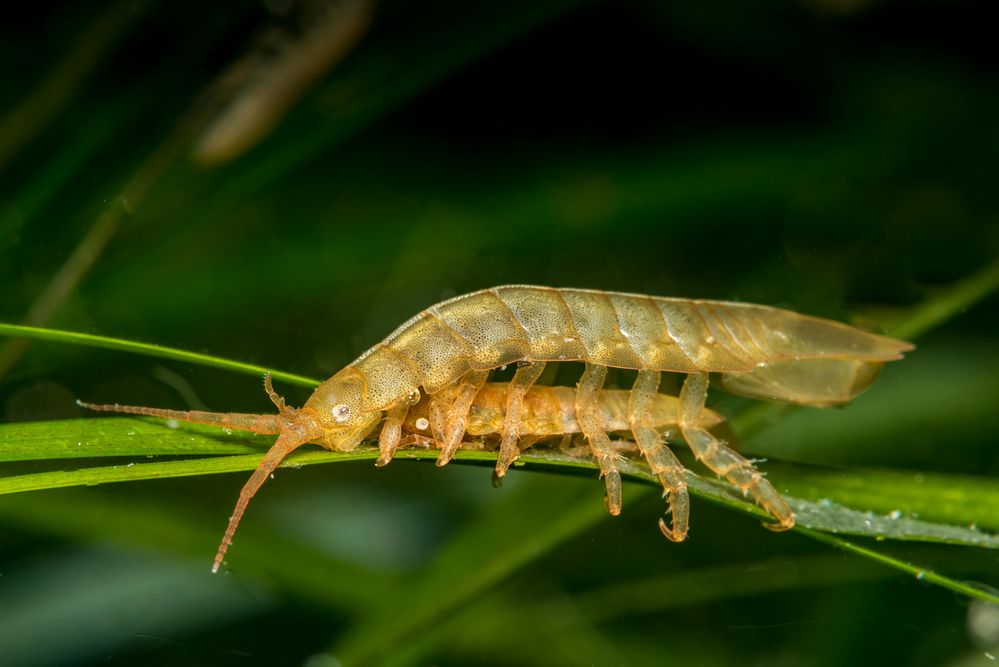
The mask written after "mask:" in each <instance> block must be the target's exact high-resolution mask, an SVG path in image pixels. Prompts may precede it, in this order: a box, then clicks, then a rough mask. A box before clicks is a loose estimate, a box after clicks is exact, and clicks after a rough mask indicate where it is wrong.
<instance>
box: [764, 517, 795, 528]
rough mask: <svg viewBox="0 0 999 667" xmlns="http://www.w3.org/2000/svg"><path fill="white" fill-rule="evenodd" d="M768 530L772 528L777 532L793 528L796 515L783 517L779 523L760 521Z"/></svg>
mask: <svg viewBox="0 0 999 667" xmlns="http://www.w3.org/2000/svg"><path fill="white" fill-rule="evenodd" d="M760 525H762V526H763V527H764V528H766V529H767V530H772V531H773V532H775V533H783V532H784V531H785V530H791V529H792V528H794V515H793V514H792V515H791V516H790V517H788V518H786V519H781V520H780V521H779V522H778V523H773V522H772V521H762V522H760Z"/></svg>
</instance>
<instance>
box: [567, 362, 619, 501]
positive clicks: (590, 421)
mask: <svg viewBox="0 0 999 667" xmlns="http://www.w3.org/2000/svg"><path fill="white" fill-rule="evenodd" d="M606 377H607V367H606V366H596V365H594V364H586V369H585V370H584V371H583V376H582V377H581V378H579V385H577V388H578V391H577V392H576V419H578V420H579V427H580V428H581V429H582V431H583V435H585V436H586V439H587V440H588V441H589V442H590V449H592V450H593V456H594V457H595V458H596V459H597V465H599V466H600V473H601V474H602V475H603V478H604V484H605V485H606V487H607V498H606V503H607V511H608V512H610V513H611V514H612V515H614V516H617V515H618V514H620V513H621V471H620V470H619V469H618V457H619V456H620V454H618V453H617V452H616V451H615V450H614V446H613V445H612V444H611V441H610V438H609V437H607V433H606V432H604V427H603V423H602V421H603V420H602V419H601V418H600V405H599V404H598V403H597V392H599V391H600V388H601V387H603V385H604V379H606Z"/></svg>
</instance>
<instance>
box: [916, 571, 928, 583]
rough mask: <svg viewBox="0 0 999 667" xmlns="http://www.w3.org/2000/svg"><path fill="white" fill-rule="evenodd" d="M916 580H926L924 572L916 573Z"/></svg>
mask: <svg viewBox="0 0 999 667" xmlns="http://www.w3.org/2000/svg"><path fill="white" fill-rule="evenodd" d="M916 579H918V580H919V581H923V580H924V579H926V572H924V571H923V570H920V571H919V572H917V573H916Z"/></svg>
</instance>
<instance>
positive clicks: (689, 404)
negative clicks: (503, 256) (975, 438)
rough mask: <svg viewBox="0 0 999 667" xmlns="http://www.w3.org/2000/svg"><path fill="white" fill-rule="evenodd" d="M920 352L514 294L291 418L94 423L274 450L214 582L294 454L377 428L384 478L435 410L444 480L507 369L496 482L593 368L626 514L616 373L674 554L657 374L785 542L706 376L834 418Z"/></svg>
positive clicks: (714, 305) (242, 500) (452, 322)
mask: <svg viewBox="0 0 999 667" xmlns="http://www.w3.org/2000/svg"><path fill="white" fill-rule="evenodd" d="M911 349H912V345H911V344H909V343H906V342H904V341H899V340H894V339H891V338H886V337H884V336H878V335H875V334H871V333H867V332H864V331H861V330H859V329H856V328H854V327H851V326H848V325H846V324H842V323H840V322H834V321H831V320H825V319H820V318H816V317H810V316H807V315H801V314H799V313H795V312H792V311H788V310H783V309H779V308H772V307H769V306H760V305H754V304H746V303H737V302H727V301H708V300H694V299H677V298H663V297H652V296H645V295H639V294H620V293H615V292H601V291H595V290H581V289H554V288H548V287H533V286H527V285H512V286H505V287H495V288H492V289H486V290H481V291H478V292H473V293H471V294H466V295H463V296H459V297H455V298H453V299H449V300H447V301H444V302H442V303H439V304H437V305H434V306H431V307H430V308H428V309H426V310H424V311H423V312H421V313H419V314H418V315H416V316H415V317H413V318H412V319H410V320H409V321H407V322H406V323H404V324H403V325H402V326H400V327H399V328H398V329H396V330H395V331H394V332H393V333H392V334H390V335H389V336H388V337H387V338H386V339H385V340H383V341H382V342H380V343H378V344H377V345H375V346H374V347H373V348H371V349H370V350H368V351H367V352H365V353H364V354H362V355H361V356H360V357H359V358H358V359H357V360H356V361H354V362H353V363H351V364H349V365H347V366H346V367H345V368H343V369H342V370H340V371H339V372H338V373H336V374H335V375H334V376H333V377H331V378H330V379H328V380H326V381H325V382H324V383H323V384H322V385H320V386H319V387H318V388H317V389H316V390H315V392H314V393H313V394H312V396H311V397H310V398H309V400H308V401H306V403H305V405H304V406H303V407H302V408H290V407H287V406H286V405H285V402H284V399H282V398H281V397H280V396H278V395H277V394H276V393H275V392H274V390H273V388H271V387H270V385H269V383H268V386H267V391H268V394H269V395H270V397H271V400H272V401H273V402H274V404H275V405H276V406H277V408H278V414H277V415H246V414H222V413H203V412H189V413H175V412H173V411H160V410H155V409H147V408H125V407H122V406H117V407H116V406H87V407H92V408H94V409H103V410H108V411H118V412H128V413H133V414H145V415H152V416H160V417H172V418H175V419H184V420H187V421H196V422H202V423H211V424H216V425H220V426H228V427H231V428H236V429H244V430H249V431H255V432H258V433H276V434H278V439H277V441H276V442H275V443H274V445H273V446H272V447H271V449H270V450H269V451H268V452H267V454H266V455H265V456H264V457H263V459H262V460H261V462H260V465H259V466H258V467H257V469H256V471H255V472H254V473H253V475H252V476H251V477H250V479H249V480H248V481H247V482H246V485H245V486H244V487H243V490H242V491H241V493H240V497H239V500H238V502H237V504H236V508H235V510H234V512H233V514H232V516H231V518H230V520H229V526H228V528H227V530H226V533H225V536H224V537H223V539H222V544H221V545H220V546H219V550H218V553H217V555H216V558H215V562H214V565H213V568H212V569H213V570H214V571H217V570H218V568H219V567H220V566H221V563H222V559H223V557H224V556H225V552H226V550H227V549H228V547H229V544H230V543H231V541H232V537H233V534H234V533H235V530H236V526H237V525H238V524H239V521H240V518H241V517H242V515H243V512H244V511H245V509H246V506H247V504H248V503H249V501H250V498H252V497H253V495H254V494H255V493H256V491H257V490H258V489H259V488H260V486H261V485H262V484H263V483H264V481H265V480H266V479H267V477H268V476H269V475H270V474H271V472H272V471H273V470H274V469H275V468H276V467H277V465H278V464H279V463H280V462H281V460H282V459H284V458H285V457H286V456H287V455H288V454H289V453H291V452H292V451H294V450H295V449H297V448H298V447H301V446H302V445H304V444H306V443H310V442H311V443H316V444H319V445H321V446H323V447H325V448H327V449H330V450H334V451H349V450H351V449H353V448H355V447H356V446H357V445H358V444H359V443H360V442H361V441H362V440H364V438H365V437H367V436H368V435H369V434H370V433H371V432H372V431H373V430H374V429H375V427H376V426H377V425H378V424H379V423H382V427H381V431H380V434H379V449H380V458H379V461H378V463H379V464H380V465H385V464H386V463H388V462H389V461H390V460H391V459H392V456H393V454H394V453H395V451H396V450H397V449H398V447H399V446H400V444H401V443H402V441H403V425H404V423H405V421H406V419H407V415H408V413H409V411H410V409H411V408H412V407H413V406H415V405H417V404H418V403H419V401H420V400H421V398H423V397H424V396H426V397H429V398H428V401H429V403H428V415H429V416H428V417H427V419H428V422H430V423H432V424H433V425H434V428H433V430H432V437H433V439H434V444H435V446H437V447H439V449H440V454H439V457H438V460H437V464H438V465H445V464H446V463H447V462H448V461H450V460H451V458H452V457H453V456H454V453H455V451H456V450H457V449H458V448H459V446H460V445H461V443H462V441H463V438H464V435H465V433H466V430H467V427H468V424H469V413H470V410H471V408H472V405H473V403H474V401H475V398H476V395H477V394H478V392H479V391H480V390H481V389H482V387H483V385H484V384H485V383H486V380H487V378H488V375H489V372H490V371H491V370H493V369H496V368H500V367H502V366H505V365H508V364H517V370H516V372H515V373H514V376H513V379H512V380H511V382H510V385H509V387H508V388H507V390H506V393H507V395H506V404H505V409H504V415H503V427H502V433H501V436H500V443H499V453H498V457H497V462H496V474H497V475H498V476H500V477H502V476H503V475H504V474H505V473H506V471H507V469H508V468H509V467H510V465H511V464H512V463H513V462H514V461H515V460H516V458H517V456H518V455H519V452H520V447H519V445H518V440H519V437H520V435H521V426H522V412H523V410H524V404H525V395H526V394H527V391H528V390H529V389H530V387H531V386H532V385H533V384H534V383H535V382H536V380H537V379H538V377H539V376H540V375H541V372H542V371H543V370H544V367H545V364H546V363H547V362H552V361H576V362H583V363H584V364H585V366H584V370H583V374H582V377H581V378H580V380H579V384H578V386H577V389H576V392H575V396H574V405H575V418H576V420H577V421H578V426H579V429H580V431H581V432H582V434H583V436H584V437H585V439H586V441H587V442H588V444H589V447H590V449H591V451H592V453H593V456H594V458H595V459H596V461H597V463H598V465H599V467H600V471H601V474H602V476H603V478H604V483H605V485H606V493H607V495H606V503H607V508H608V511H609V512H610V513H611V514H614V515H616V514H619V513H620V511H621V474H620V471H619V466H618V456H619V454H618V452H617V451H616V449H615V447H614V445H613V444H612V442H611V440H610V438H609V437H608V435H607V429H606V426H605V424H604V423H603V418H602V411H601V409H600V401H599V396H600V390H601V388H602V386H603V384H604V380H605V378H606V375H607V369H608V368H609V367H614V368H625V369H633V370H636V371H638V373H637V379H636V380H635V384H634V385H633V387H632V389H631V391H630V396H629V400H628V411H627V420H628V425H629V430H630V431H631V434H632V436H633V438H634V441H635V442H636V443H637V445H638V448H639V450H640V451H641V453H642V455H643V456H644V457H645V458H646V460H648V461H649V462H650V465H651V466H652V468H653V470H654V471H655V472H656V474H657V475H658V476H659V477H660V481H661V482H662V483H663V485H664V487H665V488H666V489H667V490H668V492H669V493H668V495H669V498H668V500H669V504H670V508H671V511H672V527H671V528H667V527H666V526H665V523H664V522H661V527H662V529H663V533H664V534H665V535H666V536H667V537H669V538H670V539H673V540H677V541H678V540H682V539H683V538H684V536H685V535H686V532H687V513H686V511H685V505H686V502H687V498H686V487H685V483H684V484H683V486H681V482H680V478H682V474H681V473H682V469H680V470H681V472H680V473H678V472H677V471H676V470H677V468H676V466H674V465H673V464H672V462H671V461H672V460H674V459H673V458H672V456H673V455H672V454H670V453H669V450H668V449H667V448H666V446H665V444H664V443H663V440H662V438H661V436H660V434H659V433H658V432H657V431H656V430H655V428H654V427H653V423H652V417H651V408H652V405H653V403H654V401H655V400H656V396H657V394H658V392H659V383H660V378H661V373H662V372H672V373H684V374H686V376H687V377H686V379H685V380H684V383H683V388H682V389H681V391H680V396H679V399H678V407H677V416H676V421H677V426H678V429H679V431H680V433H681V434H682V435H683V438H684V440H686V442H687V444H688V445H689V446H690V448H691V450H692V451H693V453H694V456H695V457H696V458H698V459H699V460H700V461H701V462H703V463H704V465H706V466H707V467H708V468H709V469H711V470H712V471H714V472H715V473H717V474H719V475H721V476H723V477H725V478H726V479H727V480H728V481H729V482H731V483H732V484H734V485H735V486H736V487H737V488H739V489H740V490H742V491H743V492H744V493H747V494H748V495H750V496H751V497H752V498H753V499H754V500H755V501H756V502H757V503H758V504H760V505H761V506H762V507H763V508H764V509H766V510H767V511H768V512H769V513H770V514H772V515H773V516H774V517H775V518H776V519H777V523H776V524H773V525H772V527H774V528H775V529H787V528H790V527H792V526H793V525H794V514H793V512H792V511H791V509H790V507H789V506H788V505H787V503H786V502H785V501H784V499H783V498H782V497H781V495H780V494H779V493H778V492H777V490H776V489H774V487H773V486H772V485H771V484H770V483H769V482H768V481H767V480H766V479H765V478H764V477H763V475H762V474H761V473H760V472H759V471H757V470H756V469H755V467H754V466H753V465H752V463H751V462H750V461H748V460H746V459H745V458H743V457H741V456H739V455H738V454H737V453H735V452H734V451H732V450H731V449H729V448H728V447H726V446H725V445H724V444H723V443H722V442H721V441H720V440H718V439H717V438H716V437H715V436H713V435H712V434H711V433H710V432H709V431H708V430H707V429H706V428H705V426H704V424H703V423H702V414H703V411H704V403H705V399H706V397H707V389H708V374H709V373H717V374H719V376H720V378H721V383H722V385H723V386H724V387H725V388H726V389H728V390H729V391H732V392H734V393H737V394H742V395H744V396H749V397H752V398H762V399H769V400H777V401H786V402H791V403H797V404H801V405H811V406H828V405H835V404H839V403H845V402H847V401H849V400H851V399H852V398H853V397H855V396H856V395H857V394H859V393H860V392H862V391H863V390H864V389H866V388H867V387H868V386H870V384H871V383H872V382H873V381H874V379H875V377H876V376H877V374H878V371H879V370H880V369H881V366H882V365H883V364H884V362H886V361H892V360H896V359H900V358H901V357H902V353H903V352H906V351H908V350H911ZM666 461H669V462H670V463H669V464H666V463H664V462H666ZM677 465H678V464H677Z"/></svg>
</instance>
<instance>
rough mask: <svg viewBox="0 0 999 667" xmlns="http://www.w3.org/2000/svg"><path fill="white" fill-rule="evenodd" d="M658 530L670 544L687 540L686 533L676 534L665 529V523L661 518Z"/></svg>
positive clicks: (670, 529) (675, 531) (674, 530)
mask: <svg viewBox="0 0 999 667" xmlns="http://www.w3.org/2000/svg"><path fill="white" fill-rule="evenodd" d="M659 530H660V532H662V534H663V535H665V536H666V539H668V540H669V541H670V542H683V541H684V540H685V539H687V531H683V532H682V533H681V532H678V531H677V530H676V529H673V528H667V527H666V521H665V519H663V518H662V517H660V518H659Z"/></svg>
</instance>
